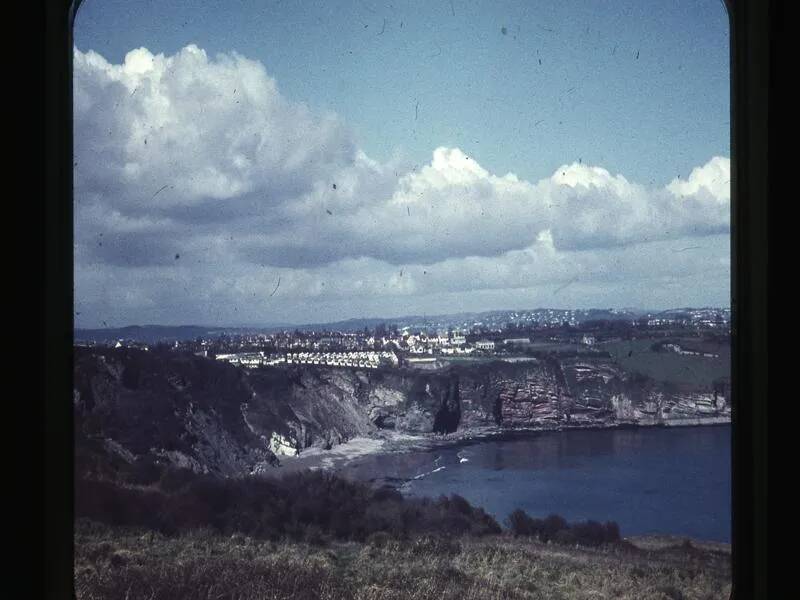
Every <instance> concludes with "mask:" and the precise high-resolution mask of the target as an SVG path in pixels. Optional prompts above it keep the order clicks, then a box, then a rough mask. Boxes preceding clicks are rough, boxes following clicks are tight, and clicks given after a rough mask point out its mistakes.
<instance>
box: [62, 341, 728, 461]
mask: <svg viewBox="0 0 800 600" xmlns="http://www.w3.org/2000/svg"><path fill="white" fill-rule="evenodd" d="M673 388H674V386H673V387H670V386H668V385H666V384H660V383H657V382H654V381H652V380H649V379H647V378H644V377H641V376H636V375H631V374H629V373H626V372H625V371H624V370H622V369H621V368H620V367H619V366H618V365H617V364H615V363H613V362H611V361H610V360H606V361H603V360H602V359H595V360H585V359H579V358H571V359H560V360H559V359H555V358H548V359H543V360H540V361H528V362H519V363H508V362H496V363H491V364H485V363H484V364H472V365H459V366H452V367H450V368H448V369H444V370H439V371H419V370H411V369H388V368H387V369H379V370H363V371H360V370H353V369H341V368H330V367H308V366H303V367H287V368H272V369H257V370H253V371H247V370H244V369H241V368H238V367H235V366H233V365H229V364H227V363H222V362H216V361H212V360H209V359H206V358H202V357H198V356H194V355H186V354H176V353H171V352H169V351H165V352H163V353H160V354H158V353H155V352H145V351H139V350H132V349H116V350H112V349H104V350H91V349H78V350H77V353H76V362H75V390H74V394H73V404H74V410H75V415H76V434H77V435H76V437H77V442H76V443H77V444H78V446H79V447H80V445H81V444H84V447H88V446H89V442H90V440H95V441H96V440H102V442H103V444H102V445H101V447H102V448H104V449H105V450H104V452H105V453H106V454H107V455H108V456H109V457H112V458H113V459H114V460H117V461H123V462H125V463H127V464H131V463H133V462H135V461H140V460H154V461H156V462H161V463H168V464H172V465H175V466H183V467H188V468H191V469H192V470H195V471H198V472H214V473H218V474H222V475H240V474H247V473H257V472H259V471H262V470H264V469H268V468H270V466H272V465H274V464H277V463H278V461H279V457H281V456H289V455H294V454H296V453H298V452H300V453H302V451H303V450H304V449H306V448H309V447H312V446H316V447H321V448H330V447H332V446H334V445H336V444H340V443H342V442H345V441H347V440H349V439H352V438H354V437H359V436H373V435H375V434H377V433H378V432H380V430H385V429H389V430H394V431H397V432H401V433H407V434H437V433H438V434H447V433H454V432H464V431H480V430H482V429H486V428H494V429H497V428H501V429H520V428H525V429H558V428H566V427H606V426H614V425H618V424H638V425H658V424H665V425H666V424H690V423H692V424H699V423H704V422H725V421H726V420H727V421H729V420H730V408H729V406H728V401H727V398H726V397H725V395H724V393H720V392H713V391H709V390H687V389H677V388H676V389H673Z"/></svg>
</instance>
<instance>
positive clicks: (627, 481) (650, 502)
mask: <svg viewBox="0 0 800 600" xmlns="http://www.w3.org/2000/svg"><path fill="white" fill-rule="evenodd" d="M730 441H731V428H730V426H710V427H681V428H640V429H617V430H614V429H607V430H595V431H564V432H548V433H532V434H526V435H523V436H518V437H515V438H508V439H503V440H491V441H482V442H477V443H472V444H468V445H460V446H451V447H447V448H438V449H435V450H431V451H425V452H413V453H407V454H387V455H375V456H369V457H366V458H362V459H360V460H358V461H357V462H356V463H354V464H351V465H350V466H348V467H347V469H346V470H345V473H346V474H348V475H350V476H354V477H356V478H358V479H363V480H378V481H381V480H383V479H386V480H389V481H394V482H395V483H397V484H398V485H400V489H401V490H402V491H403V493H404V494H406V495H410V496H430V497H438V496H439V495H441V494H454V493H455V494H460V495H461V496H463V497H464V498H466V499H467V500H469V501H470V502H471V503H472V504H474V505H478V506H481V507H483V508H484V509H486V510H487V511H488V512H490V513H492V514H493V515H494V516H495V518H497V519H498V522H501V523H502V522H503V521H504V520H505V518H506V517H507V516H508V514H509V513H510V512H511V511H512V510H514V509H515V508H522V509H524V510H525V511H527V512H528V514H530V515H532V516H538V517H544V516H547V515H548V514H551V513H557V514H560V515H562V516H563V517H565V518H566V519H567V520H569V521H572V520H585V519H594V520H597V521H608V520H610V521H616V522H617V523H618V524H619V526H620V530H621V533H622V535H623V536H625V535H646V534H668V535H682V536H689V537H692V538H695V539H700V540H714V541H722V542H730V537H731V462H730V452H731V447H730ZM402 480H406V481H405V482H404V483H403V482H402Z"/></svg>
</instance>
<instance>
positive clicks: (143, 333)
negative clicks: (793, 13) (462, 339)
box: [75, 307, 728, 344]
mask: <svg viewBox="0 0 800 600" xmlns="http://www.w3.org/2000/svg"><path fill="white" fill-rule="evenodd" d="M706 310H728V309H727V307H725V308H712V307H703V308H688V307H687V308H671V309H667V310H661V311H648V310H642V309H636V308H624V309H614V308H591V309H573V310H570V309H554V308H552V309H551V308H536V309H509V310H490V311H483V312H463V313H453V314H439V315H407V316H403V317H395V318H379V317H364V318H352V319H345V320H342V321H334V322H329V323H308V324H303V325H291V324H271V325H262V326H258V325H255V326H235V327H227V326H208V325H128V326H125V327H104V328H94V329H81V328H76V329H75V341H78V342H110V341H115V340H120V339H124V340H136V341H139V342H143V343H148V344H153V343H157V342H173V341H186V340H193V339H197V338H198V337H205V338H208V337H220V336H223V335H243V334H257V333H272V332H276V331H283V330H294V329H300V330H307V331H309V330H313V331H351V332H352V331H359V330H362V329H364V328H365V327H367V328H370V329H373V328H375V327H376V326H377V325H380V324H381V323H386V324H391V325H397V326H399V327H404V326H408V327H425V326H427V327H433V326H437V327H442V326H451V325H452V326H458V324H460V323H464V322H468V321H473V322H474V321H487V320H493V321H513V320H514V318H513V316H514V314H515V313H516V314H518V315H519V314H524V315H534V316H535V315H537V314H541V315H544V314H548V313H549V314H555V315H561V314H563V315H565V316H566V315H567V314H568V313H571V316H572V318H574V319H575V320H576V321H577V322H579V323H580V322H584V321H591V320H600V319H605V320H620V319H636V318H639V317H641V316H644V315H647V314H651V315H655V314H660V315H666V314H684V313H689V312H692V311H706Z"/></svg>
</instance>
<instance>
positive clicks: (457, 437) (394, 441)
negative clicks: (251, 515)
mask: <svg viewBox="0 0 800 600" xmlns="http://www.w3.org/2000/svg"><path fill="white" fill-rule="evenodd" d="M672 421H673V422H670V421H662V422H659V423H648V424H641V423H625V422H622V423H609V424H602V425H588V426H587V425H561V426H555V427H520V428H515V429H505V428H502V427H497V426H489V427H480V428H468V429H464V430H462V431H458V432H453V433H448V434H443V435H441V434H430V433H423V434H416V435H413V434H404V433H397V432H392V431H381V432H380V434H379V435H377V436H374V437H355V438H352V439H350V440H347V441H346V442H342V443H341V444H337V445H336V446H333V447H332V448H331V449H329V450H325V449H323V448H319V447H314V446H312V447H309V448H305V449H303V451H301V452H300V453H299V454H298V455H296V456H281V457H279V460H280V465H279V466H277V467H275V469H274V471H270V472H269V475H273V474H274V475H278V476H280V475H283V474H287V473H293V472H297V471H303V470H305V469H310V470H312V471H315V470H326V471H328V470H329V471H333V472H337V471H339V470H340V469H341V468H342V467H344V466H346V465H347V463H349V462H351V461H354V460H358V459H359V458H363V457H366V456H371V455H376V454H393V453H405V452H428V451H431V450H433V449H435V448H442V447H458V446H461V445H468V444H473V443H480V442H483V441H491V440H501V441H502V440H512V439H517V438H520V437H527V436H529V435H532V434H537V433H557V432H561V431H590V430H592V431H599V430H603V431H605V430H609V429H623V430H631V429H665V428H675V427H716V426H724V425H731V424H732V421H731V419H730V418H729V417H689V418H686V419H674V420H672Z"/></svg>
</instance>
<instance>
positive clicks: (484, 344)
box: [475, 340, 494, 351]
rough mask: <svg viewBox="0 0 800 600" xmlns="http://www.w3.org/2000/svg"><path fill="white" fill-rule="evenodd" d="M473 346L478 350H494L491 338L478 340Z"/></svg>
mask: <svg viewBox="0 0 800 600" xmlns="http://www.w3.org/2000/svg"><path fill="white" fill-rule="evenodd" d="M475 347H476V348H477V349H478V350H488V351H492V350H494V342H493V341H491V340H478V341H477V342H475Z"/></svg>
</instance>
